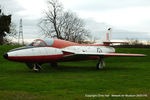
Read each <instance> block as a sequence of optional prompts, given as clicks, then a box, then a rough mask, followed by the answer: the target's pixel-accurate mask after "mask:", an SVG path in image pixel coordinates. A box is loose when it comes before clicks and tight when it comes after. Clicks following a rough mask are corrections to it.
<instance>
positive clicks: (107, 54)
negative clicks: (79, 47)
mask: <svg viewBox="0 0 150 100" xmlns="http://www.w3.org/2000/svg"><path fill="white" fill-rule="evenodd" d="M63 52H68V53H71V55H70V56H73V55H83V56H126V57H128V56H130V57H144V56H146V55H144V54H127V53H93V52H73V51H63ZM66 56H69V55H66Z"/></svg>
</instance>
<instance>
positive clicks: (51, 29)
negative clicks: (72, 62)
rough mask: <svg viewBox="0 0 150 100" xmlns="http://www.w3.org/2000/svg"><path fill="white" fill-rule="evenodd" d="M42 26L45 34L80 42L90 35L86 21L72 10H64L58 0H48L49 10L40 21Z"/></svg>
mask: <svg viewBox="0 0 150 100" xmlns="http://www.w3.org/2000/svg"><path fill="white" fill-rule="evenodd" d="M39 26H40V28H41V30H42V33H43V34H44V35H45V36H50V37H57V38H58V39H64V40H69V41H74V42H79V41H82V40H84V39H85V37H87V36H88V34H89V32H88V31H87V30H86V29H85V26H84V21H83V20H82V19H80V18H79V17H78V16H77V15H76V14H75V13H72V12H71V11H64V10H63V7H62V4H61V3H60V2H59V1H57V0H48V11H45V17H44V18H43V19H42V20H41V22H40V25H39Z"/></svg>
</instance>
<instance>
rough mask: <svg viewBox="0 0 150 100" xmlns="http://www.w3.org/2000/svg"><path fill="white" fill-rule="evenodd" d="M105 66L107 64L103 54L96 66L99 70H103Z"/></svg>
mask: <svg viewBox="0 0 150 100" xmlns="http://www.w3.org/2000/svg"><path fill="white" fill-rule="evenodd" d="M104 66H105V63H104V57H103V56H101V57H100V58H99V61H98V64H97V66H96V68H97V70H101V69H103V68H104Z"/></svg>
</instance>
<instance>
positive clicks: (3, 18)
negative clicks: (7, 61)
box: [0, 10, 11, 45]
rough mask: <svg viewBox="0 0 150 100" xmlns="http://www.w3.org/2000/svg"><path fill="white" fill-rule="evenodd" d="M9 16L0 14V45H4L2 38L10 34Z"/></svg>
mask: <svg viewBox="0 0 150 100" xmlns="http://www.w3.org/2000/svg"><path fill="white" fill-rule="evenodd" d="M0 11H1V10H0ZM10 23H11V15H4V14H1V13H0V45H2V44H3V43H4V37H5V36H6V34H7V33H10Z"/></svg>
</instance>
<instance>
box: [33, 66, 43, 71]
mask: <svg viewBox="0 0 150 100" xmlns="http://www.w3.org/2000/svg"><path fill="white" fill-rule="evenodd" d="M33 70H34V71H35V72H40V71H41V66H40V64H34V67H33Z"/></svg>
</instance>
